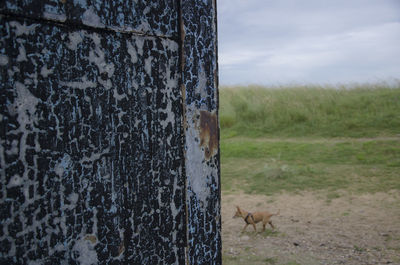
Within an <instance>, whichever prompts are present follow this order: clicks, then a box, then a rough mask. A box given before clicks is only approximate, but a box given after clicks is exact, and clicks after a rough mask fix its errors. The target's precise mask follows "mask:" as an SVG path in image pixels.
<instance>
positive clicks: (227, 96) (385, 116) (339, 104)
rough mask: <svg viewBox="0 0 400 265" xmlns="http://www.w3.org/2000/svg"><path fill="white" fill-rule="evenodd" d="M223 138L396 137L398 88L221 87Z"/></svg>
mask: <svg viewBox="0 0 400 265" xmlns="http://www.w3.org/2000/svg"><path fill="white" fill-rule="evenodd" d="M220 124H221V133H222V134H221V136H222V137H230V136H236V135H242V136H249V137H259V136H268V137H282V136H285V137H288V136H290V137H299V136H301V137H304V136H322V137H376V136H388V135H396V134H400V84H399V85H398V86H397V88H388V87H386V86H385V85H369V86H363V87H345V88H342V89H336V88H332V87H315V86H314V87H284V88H280V89H268V88H264V87H256V86H253V87H222V88H221V90H220Z"/></svg>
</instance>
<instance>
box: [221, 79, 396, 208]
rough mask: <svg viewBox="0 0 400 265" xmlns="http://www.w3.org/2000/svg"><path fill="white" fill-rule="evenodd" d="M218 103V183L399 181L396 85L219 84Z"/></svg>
mask: <svg viewBox="0 0 400 265" xmlns="http://www.w3.org/2000/svg"><path fill="white" fill-rule="evenodd" d="M220 106H221V107H220V125H221V143H220V146H221V176H222V177H221V179H222V188H223V191H226V192H228V191H239V190H243V191H245V192H246V193H257V194H266V195H271V194H274V193H277V192H282V191H289V192H299V191H304V190H327V200H329V201H330V200H333V199H335V198H337V197H339V196H340V193H338V192H337V191H338V190H348V191H351V192H378V191H383V192H385V191H389V190H392V189H400V140H399V139H400V137H399V134H400V85H399V87H398V88H385V87H384V86H372V85H370V86H369V87H366V88H354V89H341V90H338V89H333V88H317V87H312V88H304V87H303V88H283V89H281V90H277V89H275V90H272V89H266V88H260V87H253V88H249V87H246V88H222V89H221V92H220ZM371 137H375V138H371Z"/></svg>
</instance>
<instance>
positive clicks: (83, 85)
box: [60, 75, 97, 89]
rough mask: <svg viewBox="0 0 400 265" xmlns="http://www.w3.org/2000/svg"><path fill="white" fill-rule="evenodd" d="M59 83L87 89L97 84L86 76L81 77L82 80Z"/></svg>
mask: <svg viewBox="0 0 400 265" xmlns="http://www.w3.org/2000/svg"><path fill="white" fill-rule="evenodd" d="M60 85H62V86H67V87H72V88H77V89H87V88H94V87H96V86H97V84H96V83H95V82H92V81H89V80H87V76H86V75H85V76H83V77H82V81H80V82H79V81H71V82H60Z"/></svg>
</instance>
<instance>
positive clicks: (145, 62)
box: [144, 56, 152, 76]
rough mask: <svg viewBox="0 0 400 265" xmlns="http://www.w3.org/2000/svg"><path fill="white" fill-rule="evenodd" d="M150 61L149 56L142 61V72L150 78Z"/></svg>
mask: <svg viewBox="0 0 400 265" xmlns="http://www.w3.org/2000/svg"><path fill="white" fill-rule="evenodd" d="M151 60H152V56H150V57H148V58H146V59H145V60H144V70H145V71H146V73H147V75H148V76H151Z"/></svg>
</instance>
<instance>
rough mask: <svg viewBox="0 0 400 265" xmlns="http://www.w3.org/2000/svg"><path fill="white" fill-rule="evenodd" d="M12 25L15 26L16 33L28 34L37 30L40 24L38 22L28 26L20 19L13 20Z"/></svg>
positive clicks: (19, 34) (17, 34)
mask: <svg viewBox="0 0 400 265" xmlns="http://www.w3.org/2000/svg"><path fill="white" fill-rule="evenodd" d="M10 26H11V27H14V28H15V35H16V36H17V37H18V36H21V35H23V34H25V35H28V34H31V33H32V32H34V31H35V29H36V27H37V26H39V25H38V24H32V25H30V26H27V25H26V24H25V23H24V24H21V23H19V22H18V21H11V22H10Z"/></svg>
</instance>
